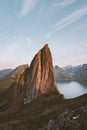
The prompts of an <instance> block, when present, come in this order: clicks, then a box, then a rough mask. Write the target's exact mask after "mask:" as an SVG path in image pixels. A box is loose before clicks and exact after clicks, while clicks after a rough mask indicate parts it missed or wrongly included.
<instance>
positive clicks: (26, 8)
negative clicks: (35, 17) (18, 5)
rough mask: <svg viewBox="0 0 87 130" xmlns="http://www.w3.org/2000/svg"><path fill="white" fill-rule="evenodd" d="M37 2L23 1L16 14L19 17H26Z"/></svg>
mask: <svg viewBox="0 0 87 130" xmlns="http://www.w3.org/2000/svg"><path fill="white" fill-rule="evenodd" d="M37 1H38V0H23V5H22V9H21V11H20V12H19V13H18V16H19V17H23V16H26V15H27V14H28V13H29V11H31V10H32V9H33V8H34V6H35V5H36V2H37Z"/></svg>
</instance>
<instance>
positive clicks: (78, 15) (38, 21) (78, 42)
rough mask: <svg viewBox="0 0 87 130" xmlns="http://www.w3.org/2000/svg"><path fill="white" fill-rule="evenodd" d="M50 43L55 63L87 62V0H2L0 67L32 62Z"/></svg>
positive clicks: (0, 4)
mask: <svg viewBox="0 0 87 130" xmlns="http://www.w3.org/2000/svg"><path fill="white" fill-rule="evenodd" d="M46 43H48V44H49V47H50V49H51V51H52V55H53V63H54V65H59V66H66V65H78V64H83V63H87V0H0V69H5V68H15V67H16V66H18V65H21V64H26V63H27V64H30V62H31V60H32V59H33V57H34V55H35V53H36V52H37V51H38V50H39V49H40V48H42V47H43V46H44V45H45V44H46Z"/></svg>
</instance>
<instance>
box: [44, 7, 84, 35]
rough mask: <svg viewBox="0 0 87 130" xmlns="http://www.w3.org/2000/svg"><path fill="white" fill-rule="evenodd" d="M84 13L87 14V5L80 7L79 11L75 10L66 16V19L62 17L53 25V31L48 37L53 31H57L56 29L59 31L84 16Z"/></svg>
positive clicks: (50, 33)
mask: <svg viewBox="0 0 87 130" xmlns="http://www.w3.org/2000/svg"><path fill="white" fill-rule="evenodd" d="M84 15H87V5H86V6H83V7H82V8H80V9H78V10H77V11H75V12H73V13H72V14H70V15H69V16H67V17H65V18H64V19H62V20H61V21H60V22H58V23H56V24H55V25H53V26H52V27H53V29H52V31H51V32H49V33H48V34H47V35H46V37H49V36H51V35H52V34H53V33H55V32H56V31H58V30H59V29H62V28H63V27H65V26H67V25H69V24H71V23H73V22H75V21H77V20H79V19H80V18H82V17H83V16H84Z"/></svg>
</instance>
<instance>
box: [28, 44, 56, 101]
mask: <svg viewBox="0 0 87 130" xmlns="http://www.w3.org/2000/svg"><path fill="white" fill-rule="evenodd" d="M53 91H57V88H56V85H55V81H54V73H53V63H52V56H51V52H50V49H49V47H48V45H47V44H46V45H45V46H44V47H43V48H42V49H41V50H40V51H39V52H38V53H37V54H36V55H35V57H34V59H33V60H32V62H31V65H30V68H29V72H28V76H27V80H26V90H25V98H26V102H27V103H30V102H31V101H32V100H34V99H35V98H37V97H38V96H40V95H41V94H46V93H49V92H53Z"/></svg>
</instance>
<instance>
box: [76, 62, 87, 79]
mask: <svg viewBox="0 0 87 130" xmlns="http://www.w3.org/2000/svg"><path fill="white" fill-rule="evenodd" d="M74 79H76V80H86V81H87V64H83V65H81V66H80V67H79V69H78V70H77V72H76V73H75V74H74Z"/></svg>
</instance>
